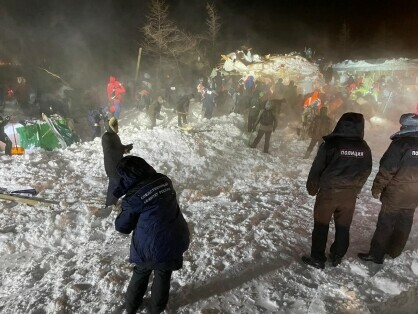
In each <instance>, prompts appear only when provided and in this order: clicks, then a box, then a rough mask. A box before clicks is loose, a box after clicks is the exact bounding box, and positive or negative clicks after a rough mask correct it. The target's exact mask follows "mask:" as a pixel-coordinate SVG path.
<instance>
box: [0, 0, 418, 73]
mask: <svg viewBox="0 0 418 314" xmlns="http://www.w3.org/2000/svg"><path fill="white" fill-rule="evenodd" d="M166 3H167V4H169V6H170V13H171V16H172V18H173V19H174V20H176V22H177V23H178V25H179V26H180V27H181V28H183V29H185V30H186V31H188V32H190V33H197V32H202V31H204V28H205V19H206V12H205V4H206V1H201V0H171V1H166ZM213 3H214V4H215V6H216V7H217V8H218V11H219V15H220V17H221V19H222V30H221V35H220V38H219V43H220V48H221V51H220V53H227V52H230V51H232V50H235V49H236V48H238V47H239V46H241V45H242V44H246V45H250V46H251V47H253V49H254V51H255V52H259V53H261V54H264V53H276V52H278V53H286V52H290V51H295V50H298V51H301V50H302V49H303V48H304V47H305V46H309V47H312V48H313V49H315V50H316V51H317V52H318V53H322V54H327V52H329V51H331V52H332V50H333V48H334V47H335V45H336V41H337V38H338V34H340V31H341V29H342V25H343V23H346V24H347V26H348V27H349V29H350V34H351V42H352V44H353V47H354V48H353V51H354V50H355V51H354V52H355V53H353V57H356V56H358V57H362V58H369V57H385V56H388V57H392V56H399V57H400V56H405V57H412V58H416V56H417V54H418V41H417V40H416V38H417V35H418V13H417V12H418V1H416V0H380V1H374V0H372V1H367V0H363V1H360V0H351V1H339V0H327V1H326V0H311V1H309V0H307V1H301V0H275V1H274V0H263V1H261V0H259V1H255V0H253V1H248V0H228V1H225V0H214V1H213ZM148 4H149V1H141V0H102V1H97V0H68V1H59V0H0V57H4V56H10V55H16V53H17V54H22V53H23V54H26V55H28V54H29V55H30V56H40V55H45V56H48V55H54V54H55V55H57V54H61V55H62V56H63V58H65V57H66V56H68V55H73V56H74V55H76V54H79V55H80V58H79V59H80V60H81V59H86V60H89V61H88V62H89V63H90V64H91V63H92V62H98V61H99V60H101V61H102V63H101V64H98V65H96V66H97V67H100V68H102V69H104V70H107V69H110V68H111V65H109V64H108V63H116V64H118V66H120V63H121V62H124V63H129V67H132V64H134V63H135V57H136V53H137V49H138V47H139V44H138V42H140V40H141V32H140V27H141V26H143V23H144V17H145V14H146V10H147V6H148ZM382 33H384V34H386V36H385V38H387V44H386V46H385V44H381V45H380V47H381V48H380V49H372V48H371V47H372V43H373V42H374V41H376V39H375V38H376V36H377V35H376V34H380V35H381V34H382ZM382 47H384V48H385V49H382ZM386 48H387V51H386ZM377 50H378V51H377ZM356 54H357V55H356ZM46 58H47V57H46ZM30 59H31V57H30ZM121 60H123V61H121ZM126 60H129V61H126ZM38 62H39V61H38ZM79 66H82V65H79Z"/></svg>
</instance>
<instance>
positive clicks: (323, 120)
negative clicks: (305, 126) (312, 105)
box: [303, 106, 331, 159]
mask: <svg viewBox="0 0 418 314" xmlns="http://www.w3.org/2000/svg"><path fill="white" fill-rule="evenodd" d="M327 112H328V109H327V107H325V106H324V107H322V108H321V109H320V111H319V115H317V116H316V117H315V118H314V119H313V121H312V124H311V126H310V132H309V133H310V136H311V142H310V143H309V146H308V148H307V150H306V153H305V156H304V157H303V158H305V159H306V158H309V156H310V155H311V152H312V150H313V148H314V147H315V145H316V144H318V145H320V144H321V143H322V142H323V139H322V137H323V136H325V135H327V134H329V133H330V131H331V119H330V118H329V117H328V116H327Z"/></svg>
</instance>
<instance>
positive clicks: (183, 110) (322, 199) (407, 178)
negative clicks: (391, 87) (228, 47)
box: [0, 72, 418, 313]
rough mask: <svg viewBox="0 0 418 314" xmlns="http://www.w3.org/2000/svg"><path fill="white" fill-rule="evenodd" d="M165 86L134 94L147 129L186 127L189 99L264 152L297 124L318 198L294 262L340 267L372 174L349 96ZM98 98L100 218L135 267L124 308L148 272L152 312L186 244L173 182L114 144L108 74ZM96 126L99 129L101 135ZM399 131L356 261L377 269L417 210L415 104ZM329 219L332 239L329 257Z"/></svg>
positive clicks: (92, 99)
mask: <svg viewBox="0 0 418 314" xmlns="http://www.w3.org/2000/svg"><path fill="white" fill-rule="evenodd" d="M171 85H172V84H168V86H169V87H168V90H166V93H165V94H164V93H156V92H155V91H153V90H152V86H153V84H152V83H151V77H150V76H149V75H148V74H147V75H144V77H143V81H142V82H141V83H140V86H139V88H138V90H137V91H136V94H135V102H136V103H135V106H134V107H135V108H136V109H137V110H139V111H142V110H143V111H146V112H147V113H148V116H149V118H150V121H151V128H152V127H155V125H156V120H157V119H158V118H159V115H160V110H161V107H162V106H167V107H171V108H172V109H173V110H175V112H176V113H177V115H178V125H179V126H183V125H185V124H187V122H188V120H187V115H188V114H189V105H190V101H191V99H192V98H194V99H195V100H197V101H200V103H201V105H202V117H203V118H205V119H211V118H212V116H213V114H214V108H215V106H216V107H222V106H227V105H226V104H229V106H230V107H229V111H230V112H236V113H240V114H245V115H246V116H247V128H246V129H247V131H248V132H249V133H250V134H252V133H253V132H255V131H257V135H256V137H255V138H254V139H253V140H251V141H250V143H249V146H250V147H251V148H255V147H257V145H258V144H259V142H260V141H261V139H262V138H263V136H264V138H265V139H264V150H263V151H264V153H268V152H269V142H270V138H271V134H272V132H274V131H275V130H276V129H277V127H278V126H280V124H282V126H284V125H288V123H289V121H292V120H294V121H299V123H300V125H299V128H298V133H299V136H300V138H301V139H307V138H310V143H309V146H308V147H307V149H306V153H305V156H304V158H309V156H310V154H311V153H312V151H313V149H314V147H315V146H316V145H317V146H318V151H317V153H316V157H315V159H314V161H313V163H312V166H311V169H310V172H309V175H308V178H307V182H306V189H307V191H308V194H309V195H311V196H315V197H316V201H315V205H314V212H313V220H314V227H313V231H312V243H311V252H310V254H307V255H304V256H302V261H303V262H304V263H306V264H307V265H309V266H312V267H315V268H319V269H324V268H325V265H326V261H327V260H328V259H330V261H331V265H332V266H334V267H335V266H338V265H339V264H340V263H341V262H342V259H343V258H344V256H345V254H346V252H347V250H348V248H349V244H350V227H351V223H352V218H353V214H354V211H355V206H356V200H357V196H358V194H359V193H360V191H361V189H362V188H363V185H364V184H365V182H366V180H367V178H368V177H369V175H370V173H371V170H372V152H371V149H370V147H369V146H368V144H367V143H366V141H365V140H364V126H365V116H364V115H363V114H362V113H359V112H355V111H356V109H357V108H356V107H355V106H353V103H352V101H350V98H349V97H348V95H347V96H344V95H343V94H342V93H341V92H335V91H332V90H331V89H329V88H328V89H327V88H326V87H325V88H322V89H316V90H314V91H313V92H312V93H310V94H308V95H304V96H302V95H300V94H298V92H297V86H296V84H295V83H294V82H293V81H289V83H288V84H287V85H285V84H284V83H283V79H278V80H277V81H273V80H263V79H256V78H255V77H254V76H253V75H248V76H247V77H245V78H242V79H239V80H237V82H234V80H233V79H231V78H229V79H228V78H227V79H225V78H224V77H222V74H221V73H220V72H218V73H217V75H216V76H215V77H213V78H209V79H207V80H204V79H200V80H199V81H198V82H197V84H196V87H195V89H196V90H195V93H191V92H187V93H186V92H180V91H179V92H178V93H175V92H174V91H175V90H176V89H172V87H173V86H171ZM234 86H235V87H234ZM106 92H107V94H106V96H107V103H106V104H105V105H103V103H102V101H101V100H100V97H99V96H98V94H99V90H98V89H92V90H89V91H88V93H86V102H87V103H88V105H89V107H88V108H89V111H88V115H89V118H88V121H89V123H90V125H91V132H92V138H93V139H94V138H96V137H101V142H102V148H103V156H104V166H105V172H106V176H107V177H108V188H107V193H106V200H105V208H104V209H103V213H104V214H105V215H106V214H109V213H110V211H112V210H120V213H119V215H118V216H117V218H116V221H115V228H116V230H117V231H119V232H121V233H125V234H130V233H132V240H131V248H130V262H131V263H133V264H135V266H134V270H133V274H132V277H131V280H130V283H129V285H128V288H127V291H126V303H125V308H126V310H127V312H128V313H135V312H136V311H137V310H138V308H139V307H140V305H141V304H142V302H143V297H144V295H145V293H146V290H147V287H148V281H149V278H150V275H151V273H152V272H153V273H154V279H153V285H152V291H151V312H152V313H160V312H162V311H164V309H165V308H166V305H167V303H168V299H169V290H170V281H171V276H172V272H173V271H175V270H178V269H180V268H181V267H182V263H183V253H184V252H185V251H186V250H187V249H188V246H189V242H190V235H189V230H188V226H187V222H186V221H185V219H184V217H183V215H182V213H181V209H180V207H179V204H178V202H177V199H176V192H175V189H174V187H173V184H172V182H171V180H170V179H169V178H168V177H167V176H166V175H164V174H161V173H158V172H156V170H155V169H154V168H153V167H152V166H151V165H150V164H148V162H147V161H145V160H144V159H142V158H140V157H137V156H132V155H128V154H129V153H130V151H131V150H132V148H133V144H128V145H126V144H122V141H121V139H120V137H119V135H118V132H119V121H118V119H119V117H120V114H121V112H122V113H123V111H124V96H125V94H126V92H127V91H126V88H125V87H124V85H123V84H122V83H121V82H119V81H118V80H117V79H116V78H115V77H114V76H110V79H109V83H108V85H107V89H106ZM340 113H341V114H340ZM337 117H339V119H337ZM102 121H103V122H102ZM7 122H8V118H7V117H6V118H5V119H3V118H1V117H0V137H1V138H0V140H1V141H3V142H5V143H6V149H7V151H8V150H9V148H10V142H9V141H10V140H9V141H7V136H6V135H5V134H4V131H3V129H4V126H5V124H6V123H7ZM101 123H103V125H104V126H105V128H106V131H105V132H104V134H102V127H101ZM400 124H401V128H400V131H399V132H397V133H395V134H394V135H392V137H391V140H392V143H391V144H390V146H389V147H388V149H387V151H386V152H385V154H384V155H383V157H382V158H381V160H380V167H379V171H378V173H377V175H376V177H375V178H374V181H373V187H372V191H371V194H372V197H374V198H378V199H380V200H381V202H382V207H381V211H380V213H379V217H378V220H377V223H376V230H375V233H374V235H373V238H372V240H371V244H370V250H369V251H368V252H361V253H359V254H358V257H359V258H360V259H362V260H364V261H367V262H370V261H371V262H374V263H376V264H382V263H383V262H384V259H385V256H386V255H389V256H390V257H392V258H396V257H397V256H399V255H400V254H401V253H402V251H403V249H404V247H405V244H406V242H407V240H408V238H409V234H410V231H411V227H412V224H413V216H414V212H415V209H416V207H417V206H418V193H417V192H418V151H417V147H418V107H417V112H416V113H411V114H404V115H402V116H401V118H400ZM250 139H252V138H251V137H250ZM125 155H128V156H125ZM121 197H123V198H122V201H120V198H121ZM331 219H334V225H335V239H334V241H333V243H332V245H331V247H330V252H329V255H328V256H327V255H326V252H325V250H326V244H327V239H328V232H329V228H330V222H331Z"/></svg>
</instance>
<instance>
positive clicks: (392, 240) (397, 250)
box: [369, 205, 415, 260]
mask: <svg viewBox="0 0 418 314" xmlns="http://www.w3.org/2000/svg"><path fill="white" fill-rule="evenodd" d="M414 213H415V208H412V209H411V208H397V209H393V208H391V209H389V208H387V207H385V206H384V205H382V209H381V210H380V213H379V218H378V219H377V225H376V231H375V232H374V235H373V238H372V242H371V244H370V251H369V253H370V255H372V256H374V257H375V258H376V259H380V260H383V258H384V256H385V254H389V255H390V256H391V257H392V258H395V257H398V256H399V255H401V253H402V251H403V249H404V248H405V245H406V242H407V241H408V238H409V233H410V232H411V228H412V223H413V221H414Z"/></svg>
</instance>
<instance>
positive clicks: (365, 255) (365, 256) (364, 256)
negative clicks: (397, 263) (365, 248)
mask: <svg viewBox="0 0 418 314" xmlns="http://www.w3.org/2000/svg"><path fill="white" fill-rule="evenodd" d="M357 256H358V257H359V258H360V259H361V260H363V261H365V262H373V263H375V264H383V259H378V258H376V257H374V256H373V255H371V254H370V253H358V254H357Z"/></svg>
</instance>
